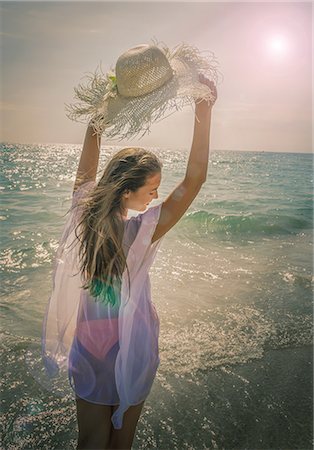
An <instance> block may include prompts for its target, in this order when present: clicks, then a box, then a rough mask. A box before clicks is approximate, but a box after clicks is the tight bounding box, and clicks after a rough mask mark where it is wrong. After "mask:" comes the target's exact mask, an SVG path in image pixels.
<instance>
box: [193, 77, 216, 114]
mask: <svg viewBox="0 0 314 450" xmlns="http://www.w3.org/2000/svg"><path fill="white" fill-rule="evenodd" d="M198 79H199V82H200V83H203V84H206V86H208V87H209V89H210V90H211V93H212V95H213V97H214V100H212V101H211V102H207V101H206V100H204V99H203V100H201V99H197V100H195V104H196V105H197V107H198V108H202V109H211V108H212V107H213V106H214V104H215V102H216V100H217V88H216V86H215V83H214V82H213V81H211V80H209V79H208V78H207V77H205V75H203V74H202V73H200V74H199V75H198Z"/></svg>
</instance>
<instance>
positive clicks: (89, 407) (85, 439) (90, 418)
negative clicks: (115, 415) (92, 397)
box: [76, 397, 112, 450]
mask: <svg viewBox="0 0 314 450" xmlns="http://www.w3.org/2000/svg"><path fill="white" fill-rule="evenodd" d="M76 411H77V422H78V428H79V436H78V444H77V449H93V450H96V449H97V450H104V449H107V448H108V444H109V439H110V432H111V424H112V423H111V415H112V406H106V405H97V404H95V403H90V402H88V401H86V400H83V399H82V398H79V397H76Z"/></svg>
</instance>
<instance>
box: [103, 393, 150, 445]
mask: <svg viewBox="0 0 314 450" xmlns="http://www.w3.org/2000/svg"><path fill="white" fill-rule="evenodd" d="M143 406H144V402H142V403H140V404H139V405H135V406H130V407H129V408H128V409H127V410H126V411H125V413H124V415H123V425H122V428H121V429H120V430H116V429H114V428H113V427H112V429H111V437H110V442H109V449H110V450H112V449H123V450H130V449H131V446H132V443H133V439H134V435H135V430H136V425H137V422H138V419H139V418H140V415H141V412H142V409H143ZM111 408H112V414H113V413H114V412H115V410H116V409H117V408H118V406H112V407H111Z"/></svg>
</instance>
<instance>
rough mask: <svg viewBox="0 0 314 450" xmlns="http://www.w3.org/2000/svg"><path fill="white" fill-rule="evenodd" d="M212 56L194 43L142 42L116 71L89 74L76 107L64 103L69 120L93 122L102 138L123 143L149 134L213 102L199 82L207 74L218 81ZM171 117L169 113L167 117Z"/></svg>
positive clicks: (120, 61)
mask: <svg viewBox="0 0 314 450" xmlns="http://www.w3.org/2000/svg"><path fill="white" fill-rule="evenodd" d="M217 65H218V64H217V61H216V59H215V56H214V54H213V53H211V52H209V56H202V55H201V52H200V51H199V50H198V49H197V48H195V47H192V46H190V45H187V44H184V43H183V44H180V45H178V46H176V47H175V48H174V49H172V50H170V49H169V48H168V47H167V46H166V45H164V44H158V43H157V42H153V44H141V45H138V46H136V47H133V48H130V49H129V50H127V51H126V52H124V53H123V54H122V55H121V56H120V57H119V58H118V60H117V62H116V67H115V70H113V69H111V70H110V71H109V72H107V73H106V74H103V72H102V71H101V69H100V72H99V73H98V72H97V69H96V71H95V73H92V74H91V75H87V79H88V82H87V83H86V84H85V85H82V84H79V85H78V86H77V87H76V88H74V91H75V94H76V95H75V97H76V99H77V100H78V101H77V102H76V103H73V104H70V105H67V104H66V105H65V106H66V115H67V117H68V118H69V119H71V120H74V121H77V122H83V123H86V122H87V123H90V124H91V125H92V126H93V128H94V129H95V131H96V132H97V134H98V135H101V134H103V135H105V136H107V137H108V138H118V139H119V140H122V139H125V138H130V137H133V136H135V135H138V134H139V133H140V132H143V133H142V135H141V137H142V136H144V134H146V133H147V132H149V131H150V125H151V124H152V123H154V122H156V121H157V120H158V119H160V120H161V119H163V118H165V113H166V112H167V111H170V113H171V114H172V113H173V112H175V111H176V110H178V109H181V108H182V107H183V106H185V105H187V104H190V105H193V104H194V102H195V100H198V99H199V100H201V99H204V100H206V101H207V102H213V101H214V100H215V99H214V96H213V94H212V92H211V90H210V88H209V87H208V86H207V85H205V84H203V83H201V82H200V81H199V74H200V73H202V74H204V75H205V76H207V77H208V78H209V79H210V80H212V81H215V82H216V84H217V81H218V75H217V74H218V72H219V71H218V70H217ZM168 115H170V114H168Z"/></svg>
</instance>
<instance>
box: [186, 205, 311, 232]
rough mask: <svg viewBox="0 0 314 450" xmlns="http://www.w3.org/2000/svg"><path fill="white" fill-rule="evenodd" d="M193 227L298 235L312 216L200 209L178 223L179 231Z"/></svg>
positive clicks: (197, 230) (214, 230)
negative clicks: (223, 212) (236, 212)
mask: <svg viewBox="0 0 314 450" xmlns="http://www.w3.org/2000/svg"><path fill="white" fill-rule="evenodd" d="M190 228H193V229H194V230H195V232H196V233H197V234H198V235H203V234H210V233H214V234H231V235H236V234H244V233H245V234H252V235H267V236H273V235H282V234H297V233H299V232H300V231H301V230H306V229H311V228H312V217H311V216H309V217H306V215H303V216H301V215H298V216H296V215H293V214H278V213H277V214H274V213H267V214H265V213H255V214H254V213H245V214H214V213H210V212H208V211H203V210H200V211H194V212H191V213H188V214H187V215H186V216H185V217H183V218H182V219H181V221H180V222H179V224H178V231H179V230H180V231H184V230H186V229H190Z"/></svg>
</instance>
